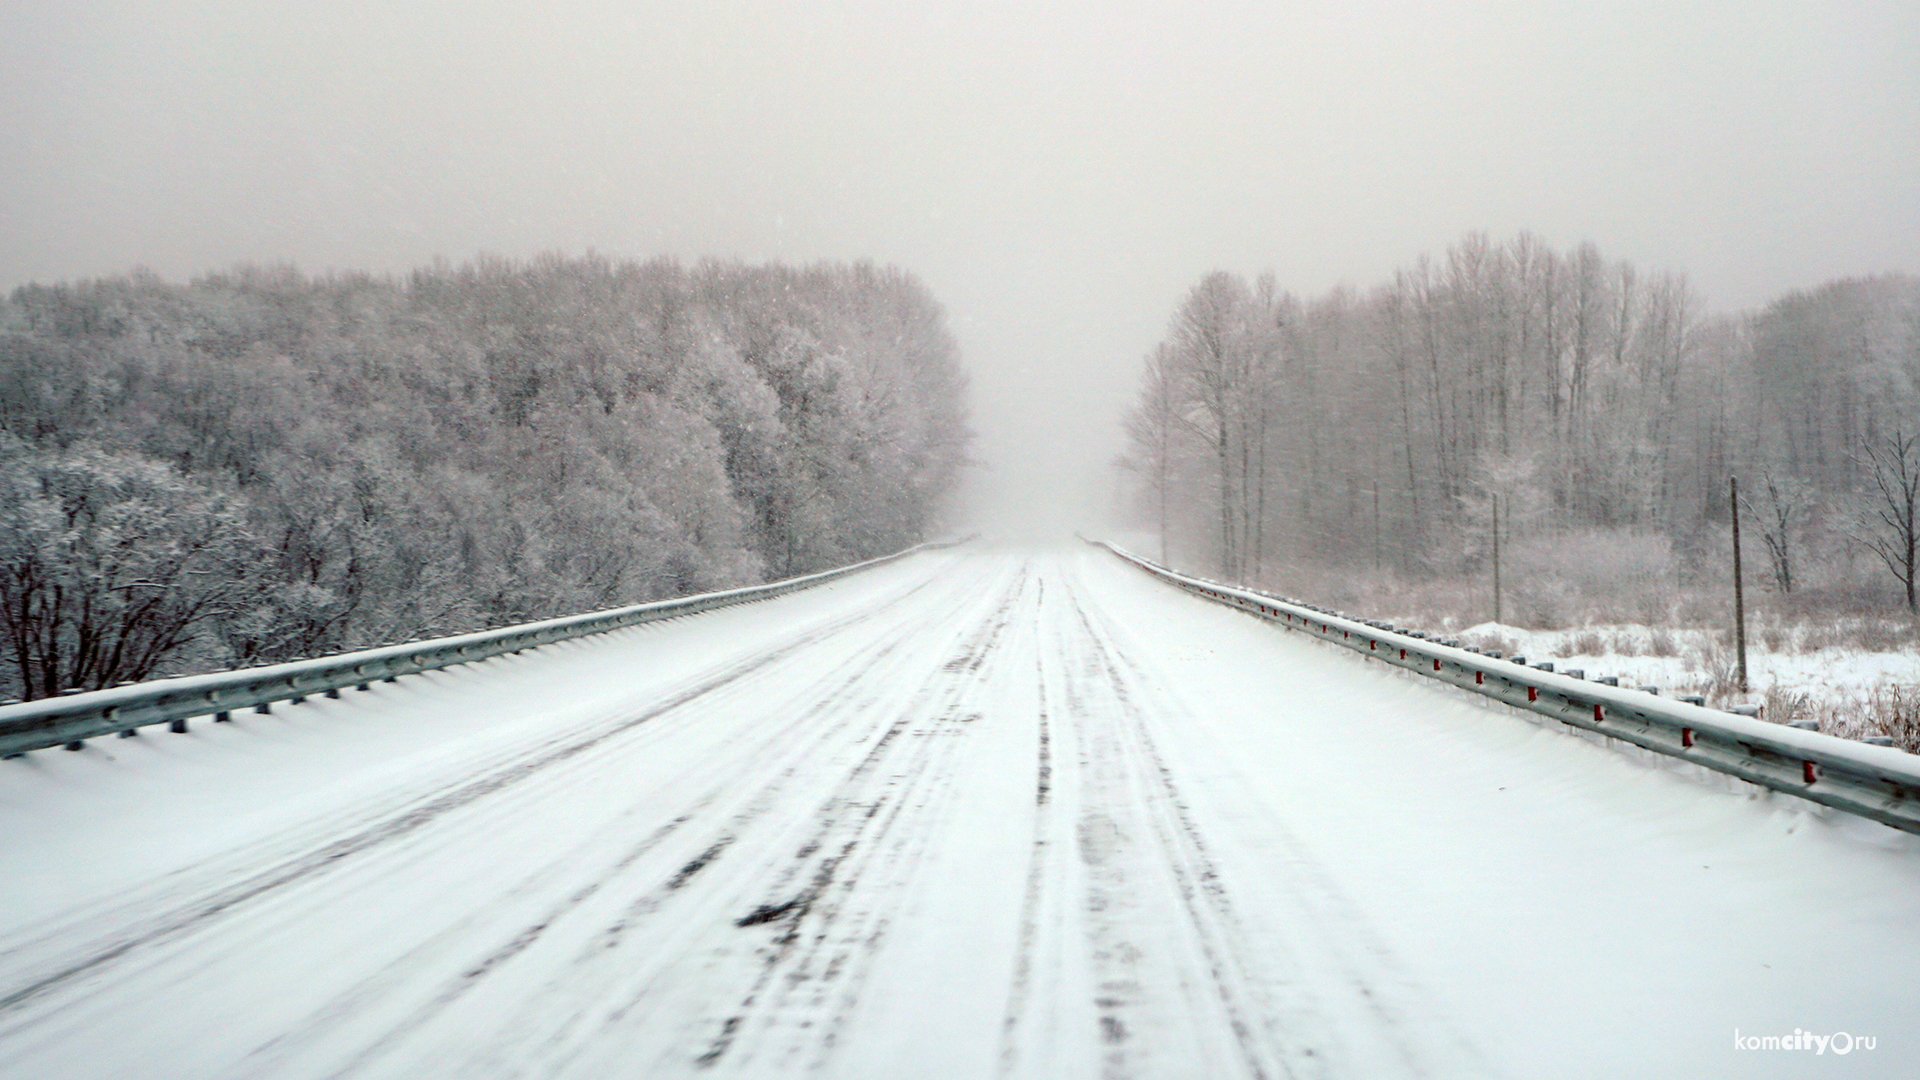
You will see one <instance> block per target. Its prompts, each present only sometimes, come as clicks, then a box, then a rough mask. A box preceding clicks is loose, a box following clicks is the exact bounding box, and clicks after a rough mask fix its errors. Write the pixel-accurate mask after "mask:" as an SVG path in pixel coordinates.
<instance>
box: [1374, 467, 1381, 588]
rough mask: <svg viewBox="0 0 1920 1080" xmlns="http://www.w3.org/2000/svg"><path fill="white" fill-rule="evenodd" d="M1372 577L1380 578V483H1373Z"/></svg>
mask: <svg viewBox="0 0 1920 1080" xmlns="http://www.w3.org/2000/svg"><path fill="white" fill-rule="evenodd" d="M1373 576H1374V577H1376V578H1377V577H1379V576H1380V481H1378V480H1375V481H1374V482H1373Z"/></svg>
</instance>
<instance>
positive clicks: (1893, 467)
mask: <svg viewBox="0 0 1920 1080" xmlns="http://www.w3.org/2000/svg"><path fill="white" fill-rule="evenodd" d="M1854 460H1855V461H1856V462H1858V463H1859V465H1860V466H1861V467H1862V468H1864V469H1865V470H1866V471H1867V478H1868V481H1869V483H1870V484H1871V485H1872V486H1871V487H1870V488H1869V490H1868V491H1867V494H1866V508H1865V513H1864V514H1863V515H1862V520H1861V521H1860V523H1859V525H1858V527H1856V528H1855V529H1854V530H1853V532H1852V533H1851V534H1850V536H1851V538H1852V540H1853V541H1854V543H1857V544H1859V545H1861V546H1862V547H1864V548H1866V549H1867V550H1868V551H1871V552H1873V553H1874V555H1876V556H1878V557H1879V559H1880V561H1881V562H1883V563H1885V564H1886V567H1887V570H1888V572H1890V573H1892V574H1893V576H1894V578H1895V579H1896V580H1898V581H1899V582H1900V584H1901V586H1902V587H1903V588H1905V589H1906V593H1907V610H1908V611H1911V612H1920V602H1916V596H1915V592H1916V589H1915V586H1916V584H1917V582H1916V578H1920V435H1909V434H1907V433H1906V432H1904V431H1898V430H1896V431H1894V432H1893V433H1892V434H1890V435H1886V436H1884V437H1882V438H1881V439H1879V440H1878V441H1872V440H1862V441H1861V443H1860V452H1859V453H1858V454H1856V455H1854Z"/></svg>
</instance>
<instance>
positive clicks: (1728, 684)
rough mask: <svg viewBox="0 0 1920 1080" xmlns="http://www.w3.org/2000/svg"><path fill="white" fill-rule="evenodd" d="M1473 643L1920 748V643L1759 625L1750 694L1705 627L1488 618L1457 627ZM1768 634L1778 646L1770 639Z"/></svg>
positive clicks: (1727, 652)
mask: <svg viewBox="0 0 1920 1080" xmlns="http://www.w3.org/2000/svg"><path fill="white" fill-rule="evenodd" d="M1458 636H1459V637H1460V639H1461V640H1462V641H1464V642H1466V643H1468V644H1473V645H1479V646H1482V647H1486V648H1496V649H1501V650H1503V651H1506V652H1508V653H1510V654H1512V653H1519V654H1523V655H1525V656H1527V657H1528V658H1529V659H1533V660H1551V661H1553V662H1554V663H1555V664H1556V665H1557V666H1559V667H1560V668H1561V669H1562V670H1564V669H1566V668H1580V669H1583V670H1585V671H1586V673H1587V675H1588V676H1589V677H1597V676H1602V675H1618V676H1620V684H1621V685H1622V686H1626V685H1629V684H1631V685H1634V686H1657V687H1659V688H1660V689H1661V691H1662V692H1663V693H1698V694H1703V695H1706V696H1707V697H1708V698H1709V699H1710V700H1711V701H1712V702H1713V703H1715V704H1719V705H1723V706H1724V705H1732V704H1736V703H1740V702H1753V703H1756V704H1764V705H1765V706H1766V710H1765V713H1764V715H1765V716H1766V717H1767V718H1768V719H1770V720H1775V721H1778V722H1780V723H1786V722H1788V721H1790V720H1799V719H1812V720H1816V721H1819V722H1820V725H1821V728H1822V729H1823V730H1827V731H1831V732H1833V733H1834V734H1836V735H1843V736H1848V737H1853V738H1858V737H1861V736H1863V735H1867V734H1872V733H1876V732H1883V733H1886V734H1889V735H1891V736H1893V737H1894V738H1895V739H1896V741H1898V742H1902V743H1903V745H1905V747H1906V749H1908V750H1910V751H1911V750H1920V742H1917V741H1916V740H1920V727H1916V726H1915V723H1916V721H1920V716H1917V715H1916V713H1917V712H1920V650H1914V649H1905V648H1901V649H1891V650H1886V651H1875V650H1868V649H1861V648H1847V647H1837V646H1829V647H1819V646H1815V645H1811V644H1810V643H1808V642H1806V641H1805V640H1804V637H1805V635H1796V634H1784V633H1780V632H1778V631H1774V632H1771V633H1767V634H1759V633H1756V634H1755V636H1754V640H1753V641H1752V642H1750V643H1749V646H1748V651H1747V684H1748V691H1747V692H1746V693H1744V694H1742V693H1740V692H1739V689H1738V687H1737V686H1736V685H1734V683H1733V653H1732V650H1731V649H1728V648H1726V647H1724V646H1723V645H1721V644H1720V643H1719V637H1720V635H1717V634H1716V633H1714V632H1712V631H1708V630H1701V629H1668V628H1664V627H1659V628H1656V627H1650V626H1645V625H1638V624H1614V625H1604V626H1586V627H1579V628H1576V629H1570V630H1529V629H1527V628H1524V627H1518V626H1509V625H1506V624H1502V623H1493V622H1486V623H1480V624H1478V625H1475V626H1470V627H1467V628H1466V629H1464V630H1460V631H1458ZM1768 639H1771V640H1772V645H1771V646H1770V645H1769V644H1767V641H1768Z"/></svg>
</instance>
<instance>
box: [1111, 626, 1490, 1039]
mask: <svg viewBox="0 0 1920 1080" xmlns="http://www.w3.org/2000/svg"><path fill="white" fill-rule="evenodd" d="M1075 609H1076V615H1077V616H1078V618H1079V619H1080V620H1081V622H1082V624H1083V625H1084V626H1085V627H1086V629H1087V633H1088V639H1089V640H1090V641H1091V642H1092V643H1093V644H1094V646H1095V655H1096V656H1097V658H1098V660H1099V662H1100V664H1101V666H1102V668H1103V670H1104V671H1105V672H1106V674H1107V677H1108V678H1109V679H1110V680H1111V681H1112V682H1113V684H1114V685H1115V686H1116V687H1118V688H1119V690H1120V692H1119V694H1118V698H1119V702H1120V704H1121V706H1122V708H1123V710H1124V712H1125V715H1126V717H1127V720H1128V723H1127V725H1126V728H1125V730H1126V731H1127V733H1128V737H1129V739H1130V741H1131V742H1132V743H1133V744H1134V746H1135V748H1136V750H1137V753H1138V755H1139V760H1140V761H1141V763H1142V764H1143V765H1144V766H1145V768H1146V770H1147V771H1146V774H1145V775H1146V778H1147V779H1148V780H1149V782H1150V784H1151V787H1152V788H1153V789H1155V790H1154V792H1153V796H1152V797H1151V798H1150V800H1149V804H1150V805H1151V806H1154V807H1156V808H1158V809H1160V810H1161V811H1162V812H1161V813H1159V814H1156V815H1155V816H1154V821H1155V826H1156V830H1157V832H1158V835H1159V841H1160V843H1161V845H1162V846H1163V848H1165V850H1167V851H1168V853H1169V856H1170V858H1171V859H1172V860H1173V862H1174V863H1175V865H1179V864H1180V863H1186V864H1187V866H1188V867H1189V869H1188V870H1186V871H1185V872H1184V873H1182V874H1181V875H1180V876H1181V878H1182V892H1183V899H1184V901H1185V902H1186V904H1187V906H1188V909H1189V911H1190V912H1195V911H1204V908H1197V907H1196V901H1199V902H1201V903H1203V904H1204V905H1205V908H1211V909H1212V910H1213V911H1214V913H1215V914H1216V915H1217V916H1218V919H1219V923H1220V925H1221V927H1222V929H1223V930H1224V931H1225V936H1224V939H1223V940H1224V942H1225V943H1226V944H1227V945H1229V946H1230V945H1231V943H1232V942H1233V941H1234V940H1245V939H1246V937H1247V935H1246V933H1245V931H1244V929H1243V927H1242V924H1241V923H1240V920H1239V919H1238V917H1237V915H1236V914H1235V912H1234V910H1233V902H1232V898H1231V896H1230V895H1229V893H1228V892H1227V890H1226V887H1225V884H1224V882H1223V880H1222V877H1221V874H1220V870H1219V865H1218V862H1217V860H1216V859H1215V857H1214V856H1213V854H1212V853H1211V851H1210V850H1209V848H1210V846H1211V845H1210V844H1208V842H1207V840H1206V838H1205V834H1204V831H1203V830H1202V829H1201V828H1200V826H1199V824H1198V823H1197V821H1196V820H1195V818H1194V816H1193V812H1192V809H1191V806H1190V804H1189V801H1188V800H1187V799H1186V798H1185V797H1184V796H1183V795H1182V794H1181V792H1180V790H1179V787H1178V785H1177V783H1176V781H1175V779H1174V776H1173V771H1172V769H1171V768H1170V767H1169V766H1168V765H1167V763H1166V760H1165V757H1164V755H1163V754H1162V752H1161V750H1160V749H1159V747H1158V745H1157V744H1156V743H1155V741H1154V739H1153V737H1152V734H1151V732H1150V730H1149V725H1150V717H1149V711H1148V710H1147V709H1146V708H1145V707H1144V706H1143V704H1142V703H1141V702H1140V701H1139V700H1138V699H1139V697H1140V693H1139V691H1140V690H1141V689H1142V688H1146V687H1149V686H1151V685H1152V679H1151V678H1150V677H1149V676H1148V675H1147V674H1146V673H1145V672H1144V671H1143V670H1142V669H1141V667H1140V665H1139V662H1138V661H1136V660H1134V659H1133V658H1132V657H1130V656H1129V654H1128V653H1127V651H1126V650H1123V649H1120V648H1118V647H1117V646H1115V645H1114V644H1113V633H1112V631H1111V629H1110V628H1103V629H1098V630H1097V629H1095V626H1094V621H1093V618H1092V617H1091V616H1089V615H1088V614H1087V612H1086V610H1085V609H1084V608H1082V607H1080V605H1078V604H1077V603H1076V604H1075ZM1129 687H1131V688H1133V689H1132V690H1131V691H1130V690H1129V689H1128V688H1129ZM1155 706H1156V707H1155V709H1154V710H1152V712H1153V714H1154V715H1159V716H1165V717H1176V716H1178V715H1179V714H1180V711H1181V710H1180V709H1179V708H1178V707H1177V706H1174V705H1173V704H1172V703H1171V702H1170V701H1167V700H1157V701H1156V702H1155ZM1265 825H1266V827H1265V832H1266V833H1267V834H1268V835H1270V836H1271V837H1272V838H1274V839H1277V840H1280V841H1281V842H1283V843H1284V844H1285V845H1286V846H1287V848H1288V851H1289V854H1290V855H1291V856H1292V858H1291V859H1290V860H1289V863H1288V865H1289V869H1290V870H1291V871H1292V873H1293V878H1292V880H1291V882H1290V884H1291V886H1292V888H1291V890H1290V896H1289V898H1290V899H1292V900H1294V901H1296V902H1298V903H1300V904H1301V905H1302V907H1303V909H1304V910H1303V911H1302V912H1300V913H1299V914H1300V915H1301V919H1300V921H1301V923H1303V924H1306V925H1312V926H1315V927H1320V928H1332V927H1339V928H1340V932H1339V933H1338V934H1333V933H1324V932H1323V933H1320V934H1316V935H1315V937H1314V940H1315V943H1316V947H1317V948H1318V949H1319V951H1320V952H1321V953H1323V954H1325V955H1326V956H1327V957H1328V958H1330V959H1332V960H1333V961H1334V963H1335V965H1336V966H1337V968H1338V969H1339V970H1340V972H1341V973H1342V975H1343V977H1344V980H1345V981H1346V983H1347V986H1348V992H1349V994H1350V995H1351V997H1352V998H1353V999H1354V1000H1355V1001H1356V1002H1357V1003H1358V1004H1360V1005H1361V1006H1362V1007H1363V1008H1364V1009H1365V1010H1366V1011H1367V1012H1368V1013H1370V1014H1371V1016H1372V1018H1373V1021H1374V1023H1373V1024H1372V1025H1371V1026H1370V1027H1369V1035H1370V1036H1371V1037H1373V1038H1377V1039H1379V1040H1380V1041H1382V1042H1385V1043H1386V1044H1388V1045H1390V1046H1391V1047H1392V1048H1393V1050H1394V1052H1395V1054H1396V1056H1397V1057H1398V1058H1399V1059H1400V1062H1401V1064H1402V1065H1403V1066H1404V1067H1405V1068H1406V1069H1407V1070H1409V1072H1411V1073H1412V1074H1415V1075H1428V1074H1431V1073H1433V1072H1436V1071H1441V1072H1445V1071H1452V1070H1458V1069H1463V1068H1464V1069H1466V1070H1467V1071H1469V1072H1480V1073H1482V1074H1484V1070H1485V1069H1486V1068H1487V1066H1486V1063H1485V1062H1484V1061H1483V1060H1482V1059H1481V1058H1480V1055H1479V1054H1478V1053H1477V1051H1475V1050H1474V1049H1473V1048H1472V1047H1471V1046H1470V1045H1469V1044H1468V1043H1466V1042H1465V1040H1463V1039H1462V1038H1460V1036H1459V1035H1458V1033H1457V1032H1455V1031H1453V1030H1451V1029H1443V1030H1440V1031H1438V1032H1436V1033H1435V1034H1432V1035H1428V1034H1427V1033H1426V1032H1424V1031H1422V1030H1421V1029H1422V1025H1421V1024H1419V1023H1417V1022H1415V1020H1414V1015H1415V1014H1416V1013H1417V1011H1418V1010H1417V1009H1415V1008H1413V1007H1411V1006H1409V1005H1407V1004H1405V1002H1406V1001H1409V1000H1425V999H1430V998H1431V997H1432V995H1431V994H1428V993H1426V992H1424V991H1423V990H1422V989H1421V988H1419V987H1417V986H1415V985H1413V984H1412V980H1411V978H1410V977H1409V976H1407V975H1406V974H1405V972H1404V969H1403V966H1402V965H1401V964H1400V963H1399V961H1398V960H1397V959H1396V958H1395V957H1394V956H1393V955H1392V952H1391V951H1390V950H1389V949H1388V948H1387V947H1386V946H1385V945H1384V944H1383V943H1381V942H1380V941H1379V940H1378V939H1377V938H1376V937H1375V936H1374V935H1373V934H1371V933H1370V932H1369V931H1368V929H1367V927H1366V926H1365V924H1364V923H1361V922H1359V921H1358V920H1356V919H1355V918H1354V917H1353V914H1352V913H1353V912H1354V911H1355V910H1357V909H1356V907H1355V906H1354V905H1353V904H1352V903H1351V902H1349V901H1348V900H1347V899H1346V898H1345V897H1344V896H1342V895H1341V893H1340V890H1339V888H1338V886H1337V885H1335V884H1334V882H1333V881H1332V880H1331V879H1330V878H1329V877H1328V876H1327V875H1326V873H1325V871H1324V868H1322V867H1321V866H1320V865H1319V864H1318V863H1316V862H1315V861H1314V860H1313V859H1311V858H1310V857H1309V856H1308V854H1307V852H1306V851H1305V849H1304V848H1303V847H1302V846H1301V845H1300V844H1299V842H1298V840H1297V838H1295V837H1294V836H1293V834H1292V833H1291V832H1290V831H1289V830H1288V829H1287V828H1286V826H1285V824H1284V823H1283V822H1267V823H1265ZM1182 849H1185V855H1186V857H1185V858H1183V857H1182ZM1268 917H1269V918H1271V917H1273V916H1272V914H1271V913H1269V915H1268ZM1356 952H1358V953H1360V954H1362V955H1364V958H1365V961H1366V964H1365V968H1364V969H1363V967H1362V965H1361V963H1360V962H1359V961H1358V960H1357V958H1356V956H1355V953H1356ZM1209 955H1210V957H1211V956H1212V952H1211V951H1210V954H1209ZM1223 955H1226V956H1229V957H1231V956H1233V955H1234V953H1233V952H1232V951H1228V952H1226V953H1224V954H1223ZM1216 963H1217V961H1216ZM1216 974H1217V973H1216ZM1252 974H1253V973H1252V971H1251V970H1250V969H1245V968H1243V969H1242V970H1241V971H1240V972H1239V974H1238V978H1239V981H1242V982H1244V983H1246V984H1247V985H1250V986H1251V985H1257V984H1255V983H1254V982H1253V980H1252V979H1251V978H1250V976H1251V975H1252ZM1389 986H1392V987H1395V988H1396V992H1389V990H1388V989H1387V988H1388V987H1389ZM1316 996H1317V997H1320V998H1325V997H1326V996H1327V989H1326V987H1325V986H1324V985H1319V986H1316ZM1303 1005H1304V1003H1294V1004H1291V1005H1289V1006H1288V1007H1287V1011H1288V1012H1290V1013H1293V1014H1295V1016H1296V1020H1295V1021H1294V1022H1296V1023H1297V1022H1299V1020H1301V1019H1305V1018H1306V1017H1305V1016H1303V1015H1301V1014H1302V1006H1303ZM1276 1034H1279V1035H1283V1036H1285V1035H1290V1034H1291V1033H1290V1032H1285V1031H1279V1032H1276ZM1302 1057H1311V1058H1313V1059H1315V1061H1314V1063H1313V1065H1312V1070H1313V1071H1316V1072H1317V1071H1321V1070H1323V1069H1325V1068H1329V1067H1334V1063H1332V1062H1328V1061H1326V1060H1324V1055H1323V1054H1321V1053H1319V1052H1318V1051H1316V1050H1314V1049H1313V1047H1312V1046H1310V1045H1307V1044H1305V1043H1304V1042H1299V1041H1296V1042H1295V1045H1294V1046H1293V1047H1292V1052H1291V1053H1288V1054H1286V1055H1285V1056H1284V1057H1283V1062H1286V1063H1289V1064H1291V1063H1293V1062H1297V1061H1298V1060H1299V1059H1300V1058H1302Z"/></svg>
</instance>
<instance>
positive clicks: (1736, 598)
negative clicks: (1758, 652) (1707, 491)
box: [1727, 476, 1747, 694]
mask: <svg viewBox="0 0 1920 1080" xmlns="http://www.w3.org/2000/svg"><path fill="white" fill-rule="evenodd" d="M1727 509H1728V510H1729V511H1730V512H1731V514H1732V516H1733V650H1734V656H1735V659H1736V661H1737V663H1738V665H1739V666H1738V668H1737V672H1738V678H1739V680H1740V692H1741V693H1743V694H1744V693H1746V692H1747V595H1746V590H1745V588H1744V587H1743V583H1742V582H1741V580H1740V478H1739V477H1737V476H1729V477H1727Z"/></svg>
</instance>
